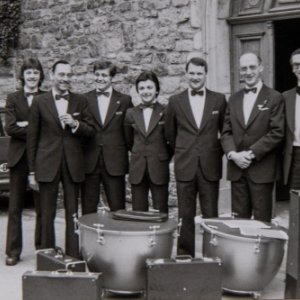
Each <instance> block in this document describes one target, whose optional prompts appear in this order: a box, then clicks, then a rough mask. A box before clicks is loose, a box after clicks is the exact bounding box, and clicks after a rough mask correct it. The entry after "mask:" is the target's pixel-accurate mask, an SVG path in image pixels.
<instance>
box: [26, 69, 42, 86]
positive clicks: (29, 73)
mask: <svg viewBox="0 0 300 300" xmlns="http://www.w3.org/2000/svg"><path fill="white" fill-rule="evenodd" d="M23 79H24V87H26V88H27V89H29V90H34V89H36V88H37V87H38V85H39V81H40V79H41V73H40V71H39V70H37V69H26V70H25V71H24V72H23Z"/></svg>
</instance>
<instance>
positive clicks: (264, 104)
mask: <svg viewBox="0 0 300 300" xmlns="http://www.w3.org/2000/svg"><path fill="white" fill-rule="evenodd" d="M268 101H269V99H266V100H265V101H264V102H263V104H258V105H257V107H258V110H267V109H269V108H268V107H265V106H266V105H267V103H268Z"/></svg>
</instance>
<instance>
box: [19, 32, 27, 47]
mask: <svg viewBox="0 0 300 300" xmlns="http://www.w3.org/2000/svg"><path fill="white" fill-rule="evenodd" d="M29 47H30V37H29V36H28V35H27V34H20V35H19V41H18V48H19V49H20V50H23V49H27V48H29Z"/></svg>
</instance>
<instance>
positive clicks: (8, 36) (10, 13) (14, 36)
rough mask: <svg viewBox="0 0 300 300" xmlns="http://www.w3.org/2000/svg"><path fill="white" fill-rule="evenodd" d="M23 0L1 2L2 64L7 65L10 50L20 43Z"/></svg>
mask: <svg viewBox="0 0 300 300" xmlns="http://www.w3.org/2000/svg"><path fill="white" fill-rule="evenodd" d="M21 3H22V0H0V62H2V63H4V64H6V63H7V58H8V55H9V49H10V48H15V47H16V46H17V42H18V35H19V24H20V10H21Z"/></svg>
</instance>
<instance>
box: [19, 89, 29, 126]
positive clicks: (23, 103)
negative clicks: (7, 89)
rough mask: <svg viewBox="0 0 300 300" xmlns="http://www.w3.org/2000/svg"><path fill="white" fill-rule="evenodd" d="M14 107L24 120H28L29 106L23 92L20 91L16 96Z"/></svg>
mask: <svg viewBox="0 0 300 300" xmlns="http://www.w3.org/2000/svg"><path fill="white" fill-rule="evenodd" d="M16 105H17V106H18V107H19V109H20V111H21V113H22V114H23V115H24V117H25V119H26V120H27V119H28V113H29V106H28V102H27V99H26V97H25V95H24V90H23V89H21V90H20V91H19V93H18V94H17V95H16Z"/></svg>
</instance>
